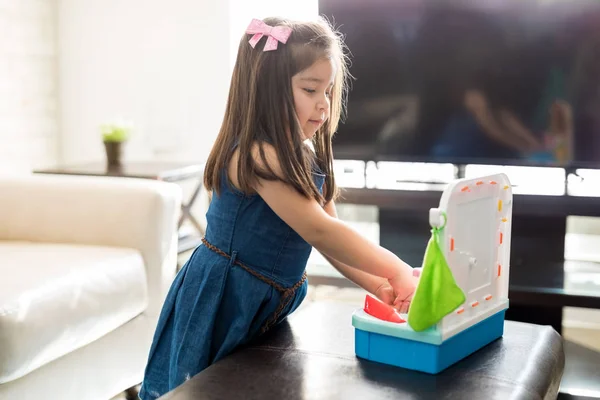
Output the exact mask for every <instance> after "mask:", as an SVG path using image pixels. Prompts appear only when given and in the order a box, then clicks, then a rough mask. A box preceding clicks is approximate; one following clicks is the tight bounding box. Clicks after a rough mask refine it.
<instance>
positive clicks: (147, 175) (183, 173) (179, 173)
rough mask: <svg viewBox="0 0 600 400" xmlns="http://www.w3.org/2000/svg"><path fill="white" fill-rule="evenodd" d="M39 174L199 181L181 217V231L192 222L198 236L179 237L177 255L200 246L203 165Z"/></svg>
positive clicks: (98, 167) (80, 167)
mask: <svg viewBox="0 0 600 400" xmlns="http://www.w3.org/2000/svg"><path fill="white" fill-rule="evenodd" d="M33 172H34V173H37V174H57V175H82V176H110V177H118V178H137V179H153V180H159V181H165V182H182V181H186V180H189V179H196V180H197V181H198V183H197V184H196V186H195V188H194V190H193V192H192V195H191V197H190V198H189V200H188V201H187V202H185V203H184V204H182V205H181V216H180V218H179V223H178V229H181V227H182V225H183V223H184V222H185V221H186V220H189V221H190V222H191V224H192V225H193V226H194V228H195V230H196V234H191V235H189V234H180V235H179V245H178V252H179V253H183V252H186V251H188V250H191V249H193V248H195V247H196V246H198V245H199V244H200V243H201V240H200V239H201V237H202V236H203V235H204V228H203V227H202V225H201V224H200V223H199V222H198V220H197V219H196V218H195V217H194V215H193V214H192V212H191V209H192V206H193V205H194V203H195V202H196V200H197V198H198V195H199V194H200V192H201V190H202V188H203V183H202V179H203V175H204V165H203V164H201V163H181V162H154V161H148V162H142V161H140V162H126V163H124V164H123V165H121V166H115V167H108V166H107V165H106V163H105V162H94V163H87V164H74V165H62V166H57V167H53V168H46V169H40V170H34V171H33Z"/></svg>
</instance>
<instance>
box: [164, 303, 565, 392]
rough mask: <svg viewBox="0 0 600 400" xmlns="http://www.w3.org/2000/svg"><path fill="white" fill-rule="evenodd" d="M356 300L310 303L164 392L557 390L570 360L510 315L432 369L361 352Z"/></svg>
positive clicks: (551, 340)
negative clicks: (496, 334) (482, 342)
mask: <svg viewBox="0 0 600 400" xmlns="http://www.w3.org/2000/svg"><path fill="white" fill-rule="evenodd" d="M356 308H357V306H353V305H350V304H341V303H330V302H315V303H307V304H306V305H304V306H303V307H301V308H300V309H299V310H298V311H297V312H296V313H294V314H292V315H291V316H290V318H288V320H287V321H284V322H283V323H282V324H281V325H279V326H278V327H276V328H275V329H273V331H271V332H269V334H267V335H265V337H263V338H262V339H261V340H259V341H257V342H256V343H254V344H252V345H251V346H248V347H246V348H244V349H240V350H238V351H236V352H235V353H233V354H231V355H230V356H228V357H226V358H224V359H223V360H221V361H219V362H217V363H215V364H213V365H212V366H210V367H209V368H207V369H206V370H204V371H203V372H201V373H200V374H198V375H196V376H195V377H192V379H190V380H189V381H187V382H185V383H184V384H183V385H181V386H180V387H178V388H176V389H175V390H173V391H172V392H171V393H168V394H166V395H165V396H164V397H161V400H163V399H164V400H192V399H193V400H199V399H247V400H251V399H257V400H258V399H284V398H286V399H298V400H300V399H302V400H304V399H323V400H325V399H326V400H335V399H364V400H367V399H377V400H383V399H390V400H391V399H436V400H441V399H551V398H556V395H557V392H558V388H559V384H560V380H561V376H562V374H563V369H564V362H565V360H564V353H563V343H562V340H561V338H560V336H559V335H558V334H557V333H556V332H555V331H554V330H553V329H552V328H550V327H547V326H538V325H532V324H525V323H519V322H512V321H506V323H505V330H504V336H503V337H502V338H501V339H498V340H496V341H494V342H492V343H491V344H489V345H488V346H486V347H484V348H482V349H480V350H479V351H477V352H475V353H474V354H472V355H471V356H469V357H467V358H465V359H463V360H461V361H460V362H458V363H457V364H455V365H453V366H451V367H449V368H448V369H446V370H445V371H443V372H441V373H440V374H438V375H429V374H425V373H420V372H416V371H411V370H407V369H402V368H397V367H392V366H389V365H384V364H378V363H374V362H371V361H366V360H361V359H359V358H357V357H356V356H355V353H354V328H353V327H352V325H351V315H352V312H353V311H354V310H355V309H356Z"/></svg>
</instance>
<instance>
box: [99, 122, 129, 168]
mask: <svg viewBox="0 0 600 400" xmlns="http://www.w3.org/2000/svg"><path fill="white" fill-rule="evenodd" d="M132 129H133V127H132V125H131V124H130V123H126V122H116V123H109V124H103V125H101V127H100V131H101V133H102V141H103V142H104V148H105V150H106V161H107V164H108V166H109V167H118V166H120V165H121V162H122V157H123V146H124V143H125V142H127V140H128V139H129V137H130V135H131V131H132Z"/></svg>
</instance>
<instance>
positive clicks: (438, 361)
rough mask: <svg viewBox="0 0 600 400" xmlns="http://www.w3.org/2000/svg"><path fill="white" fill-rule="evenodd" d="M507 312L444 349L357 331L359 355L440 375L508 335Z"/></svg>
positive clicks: (462, 334)
mask: <svg viewBox="0 0 600 400" xmlns="http://www.w3.org/2000/svg"><path fill="white" fill-rule="evenodd" d="M505 311H506V310H502V311H500V312H498V313H496V314H494V315H492V316H490V317H489V318H486V319H485V320H483V321H481V322H479V323H477V324H475V325H473V326H471V327H470V328H467V329H465V330H464V331H462V332H460V333H457V334H456V335H454V336H452V337H451V338H449V339H447V340H445V341H444V342H442V344H440V345H435V344H430V343H424V342H418V341H414V340H410V339H403V338H398V337H393V336H388V335H382V334H379V333H373V332H368V331H364V330H361V329H355V352H356V355H357V356H358V357H360V358H364V359H367V360H371V361H375V362H379V363H383V364H389V365H394V366H397V367H401V368H407V369H411V370H416V371H421V372H426V373H429V374H437V373H439V372H441V371H443V370H444V369H446V368H448V367H449V366H451V365H452V364H455V363H456V362H458V361H460V360H462V359H463V358H465V357H467V356H468V355H470V354H472V353H474V352H476V351H477V350H479V349H481V348H482V347H484V346H485V345H487V344H489V343H491V342H493V341H494V340H496V339H498V338H500V337H501V336H502V335H503V334H504V313H505Z"/></svg>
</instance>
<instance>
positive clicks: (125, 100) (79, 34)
mask: <svg viewBox="0 0 600 400" xmlns="http://www.w3.org/2000/svg"><path fill="white" fill-rule="evenodd" d="M58 1H59V19H58V20H59V23H58V33H59V54H60V64H59V82H60V99H61V110H60V116H61V131H62V138H61V148H62V160H61V161H63V162H67V163H73V162H86V161H92V160H103V159H104V149H103V147H102V143H101V140H100V135H99V132H98V126H99V125H100V124H101V123H103V122H105V121H106V120H110V119H112V118H115V117H123V118H126V119H131V120H133V122H134V123H135V124H136V133H135V136H134V137H133V138H132V140H131V142H130V143H129V144H128V146H127V150H126V158H128V159H152V158H164V159H175V160H177V159H179V160H183V161H188V160H199V159H203V158H204V157H205V156H206V154H207V153H208V151H209V150H210V149H209V146H208V145H207V144H209V143H212V141H213V140H214V137H215V136H216V134H217V131H218V128H219V126H220V123H221V118H222V114H223V111H224V105H225V100H226V96H227V88H228V83H229V71H228V68H227V65H229V56H230V53H229V49H228V46H227V44H228V43H229V25H228V23H227V20H228V16H229V11H230V10H229V3H228V2H227V1H207V0H172V1H169V2H163V1H158V0H127V1H123V0H85V1H81V0H58Z"/></svg>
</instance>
